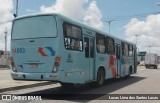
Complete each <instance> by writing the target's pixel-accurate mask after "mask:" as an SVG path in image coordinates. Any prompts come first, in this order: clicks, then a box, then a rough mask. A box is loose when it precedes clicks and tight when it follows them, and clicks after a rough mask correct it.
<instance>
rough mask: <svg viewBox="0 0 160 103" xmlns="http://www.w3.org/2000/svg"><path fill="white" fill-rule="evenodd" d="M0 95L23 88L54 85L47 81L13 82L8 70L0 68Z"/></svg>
mask: <svg viewBox="0 0 160 103" xmlns="http://www.w3.org/2000/svg"><path fill="white" fill-rule="evenodd" d="M0 78H1V79H0V93H2V92H5V91H9V90H19V89H25V88H32V87H36V86H44V85H50V84H54V82H48V81H21V80H13V79H12V78H11V76H10V70H4V69H1V68H0Z"/></svg>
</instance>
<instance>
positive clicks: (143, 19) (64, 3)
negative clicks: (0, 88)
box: [0, 0, 160, 55]
mask: <svg viewBox="0 0 160 103" xmlns="http://www.w3.org/2000/svg"><path fill="white" fill-rule="evenodd" d="M0 2H1V3H0V15H1V16H0V50H1V49H2V50H4V35H5V34H4V30H5V28H7V30H8V34H7V35H8V40H7V41H8V43H7V44H8V45H7V49H8V50H10V31H11V25H12V23H11V22H7V21H9V20H12V19H13V18H14V17H13V14H14V13H15V12H16V6H15V5H16V0H0ZM156 3H160V0H19V10H18V16H23V15H28V14H32V13H46V12H51V13H54V12H56V13H61V14H63V15H66V16H68V17H71V18H74V19H77V20H80V21H82V22H85V23H87V24H88V25H90V26H93V27H95V28H98V29H100V30H102V31H105V32H107V33H109V24H108V22H107V21H110V20H113V21H112V22H111V24H110V34H111V35H114V36H117V37H119V38H121V39H126V40H128V41H130V42H133V43H136V36H135V35H138V36H137V47H138V50H139V51H147V52H149V47H148V46H151V47H150V52H152V53H158V54H159V55H160V40H159V39H160V29H159V27H160V6H156ZM156 46H159V47H156Z"/></svg>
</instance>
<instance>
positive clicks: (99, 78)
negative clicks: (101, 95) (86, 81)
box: [97, 69, 105, 87]
mask: <svg viewBox="0 0 160 103" xmlns="http://www.w3.org/2000/svg"><path fill="white" fill-rule="evenodd" d="M104 81H105V72H104V70H103V69H99V70H98V73H97V86H98V87H101V86H103V84H104Z"/></svg>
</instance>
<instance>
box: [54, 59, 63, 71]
mask: <svg viewBox="0 0 160 103" xmlns="http://www.w3.org/2000/svg"><path fill="white" fill-rule="evenodd" d="M60 61H61V58H60V57H59V56H56V57H55V61H54V66H53V72H57V71H58V69H59V65H60Z"/></svg>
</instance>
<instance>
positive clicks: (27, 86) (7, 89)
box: [0, 82, 56, 93]
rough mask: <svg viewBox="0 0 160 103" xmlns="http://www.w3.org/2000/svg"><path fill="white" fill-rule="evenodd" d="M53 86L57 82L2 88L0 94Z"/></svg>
mask: <svg viewBox="0 0 160 103" xmlns="http://www.w3.org/2000/svg"><path fill="white" fill-rule="evenodd" d="M51 84H56V83H55V82H43V83H36V84H29V85H23V86H16V87H8V88H2V89H0V93H2V92H6V91H12V90H20V89H27V88H32V87H39V86H45V85H51Z"/></svg>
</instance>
